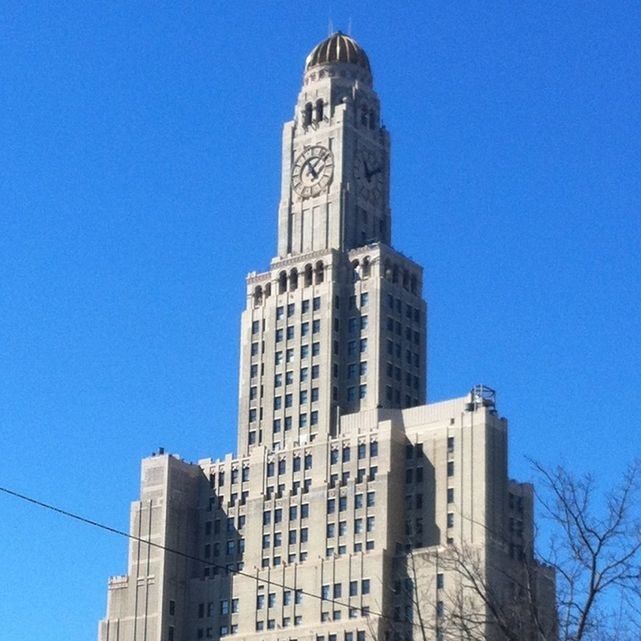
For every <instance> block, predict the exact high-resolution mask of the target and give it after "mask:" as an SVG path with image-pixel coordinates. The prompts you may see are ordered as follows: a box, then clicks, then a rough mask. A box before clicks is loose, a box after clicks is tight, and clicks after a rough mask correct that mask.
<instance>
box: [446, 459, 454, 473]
mask: <svg viewBox="0 0 641 641" xmlns="http://www.w3.org/2000/svg"><path fill="white" fill-rule="evenodd" d="M447 475H448V476H454V461H448V462H447Z"/></svg>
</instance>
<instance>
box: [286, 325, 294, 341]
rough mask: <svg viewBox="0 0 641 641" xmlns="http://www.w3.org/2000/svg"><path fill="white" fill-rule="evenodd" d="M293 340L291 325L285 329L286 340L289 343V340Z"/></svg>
mask: <svg viewBox="0 0 641 641" xmlns="http://www.w3.org/2000/svg"><path fill="white" fill-rule="evenodd" d="M293 338H294V327H293V326H292V325H290V326H289V327H288V328H287V340H289V341H290V340H292V339H293Z"/></svg>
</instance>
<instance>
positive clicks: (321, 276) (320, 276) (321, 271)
mask: <svg viewBox="0 0 641 641" xmlns="http://www.w3.org/2000/svg"><path fill="white" fill-rule="evenodd" d="M315 272H316V279H315V280H316V284H317V285H320V284H321V283H322V282H323V281H324V280H325V267H324V266H323V261H322V260H319V261H318V262H317V263H316V270H315Z"/></svg>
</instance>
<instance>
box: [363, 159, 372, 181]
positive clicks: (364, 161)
mask: <svg viewBox="0 0 641 641" xmlns="http://www.w3.org/2000/svg"><path fill="white" fill-rule="evenodd" d="M363 166H364V167H365V178H366V179H367V182H369V175H370V174H369V167H368V166H367V160H365V159H364V158H363Z"/></svg>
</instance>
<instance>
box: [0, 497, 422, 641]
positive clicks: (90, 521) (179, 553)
mask: <svg viewBox="0 0 641 641" xmlns="http://www.w3.org/2000/svg"><path fill="white" fill-rule="evenodd" d="M0 492H4V493H5V494H8V495H9V496H13V497H14V498H17V499H20V500H21V501H25V502H27V503H31V504H32V505H36V506H38V507H41V508H44V509H46V510H50V511H51V512H56V513H57V514H61V515H62V516H66V517H68V518H70V519H74V520H76V521H80V523H85V524H86V525H91V526H93V527H97V528H100V529H101V530H105V531H107V532H111V533H112V534H117V535H118V536H122V537H124V538H126V539H130V540H132V541H137V542H139V543H144V544H145V545H149V546H150V547H154V548H158V549H159V550H163V551H165V552H170V553H171V554H175V555H176V556H181V557H183V558H185V559H189V560H191V561H196V562H198V563H202V564H204V565H208V566H211V567H216V568H219V569H221V570H224V571H225V572H226V573H227V574H231V575H238V576H244V577H247V578H248V579H252V580H253V581H256V583H265V584H266V585H268V586H269V585H273V586H274V587H277V588H282V589H284V590H291V591H292V592H298V593H299V594H302V595H304V596H309V597H311V598H312V599H318V600H319V601H327V602H328V603H332V604H333V605H337V606H340V607H344V608H348V609H352V607H353V606H351V605H350V604H349V603H345V602H344V601H337V600H336V599H326V598H324V597H323V596H322V595H320V594H316V593H314V592H307V591H306V590H302V589H301V588H293V587H291V586H288V585H286V584H284V583H279V582H277V581H272V580H271V579H267V580H264V579H260V578H259V577H258V576H255V575H254V574H249V572H243V571H242V570H228V569H227V567H226V566H224V565H220V564H219V563H211V562H210V561H209V559H202V558H200V557H198V556H194V555H193V554H188V553H187V552H182V551H181V550H176V549H174V548H170V547H167V546H165V545H162V544H160V543H154V542H153V541H149V540H147V539H143V538H142V537H139V536H136V535H134V534H130V533H129V532H125V531H124V530H119V529H118V528H115V527H111V526H110V525H105V524H104V523H100V521H96V520H95V519H90V518H87V517H86V516H82V515H80V514H76V513H74V512H70V511H68V510H63V509H62V508H60V507H56V506H55V505H52V504H51V503H45V502H44V501H39V500H38V499H35V498H33V497H31V496H27V495H26V494H21V493H20V492H16V491H15V490H11V489H9V488H6V487H2V486H0ZM357 609H359V608H357ZM368 616H375V617H378V618H380V619H389V620H390V621H392V622H393V623H395V624H399V623H403V624H405V625H407V626H411V627H416V628H422V627H423V626H421V625H420V624H417V623H414V622H409V621H405V622H400V621H395V620H394V619H393V617H391V616H390V615H388V614H383V613H382V612H376V611H375V610H368Z"/></svg>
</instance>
